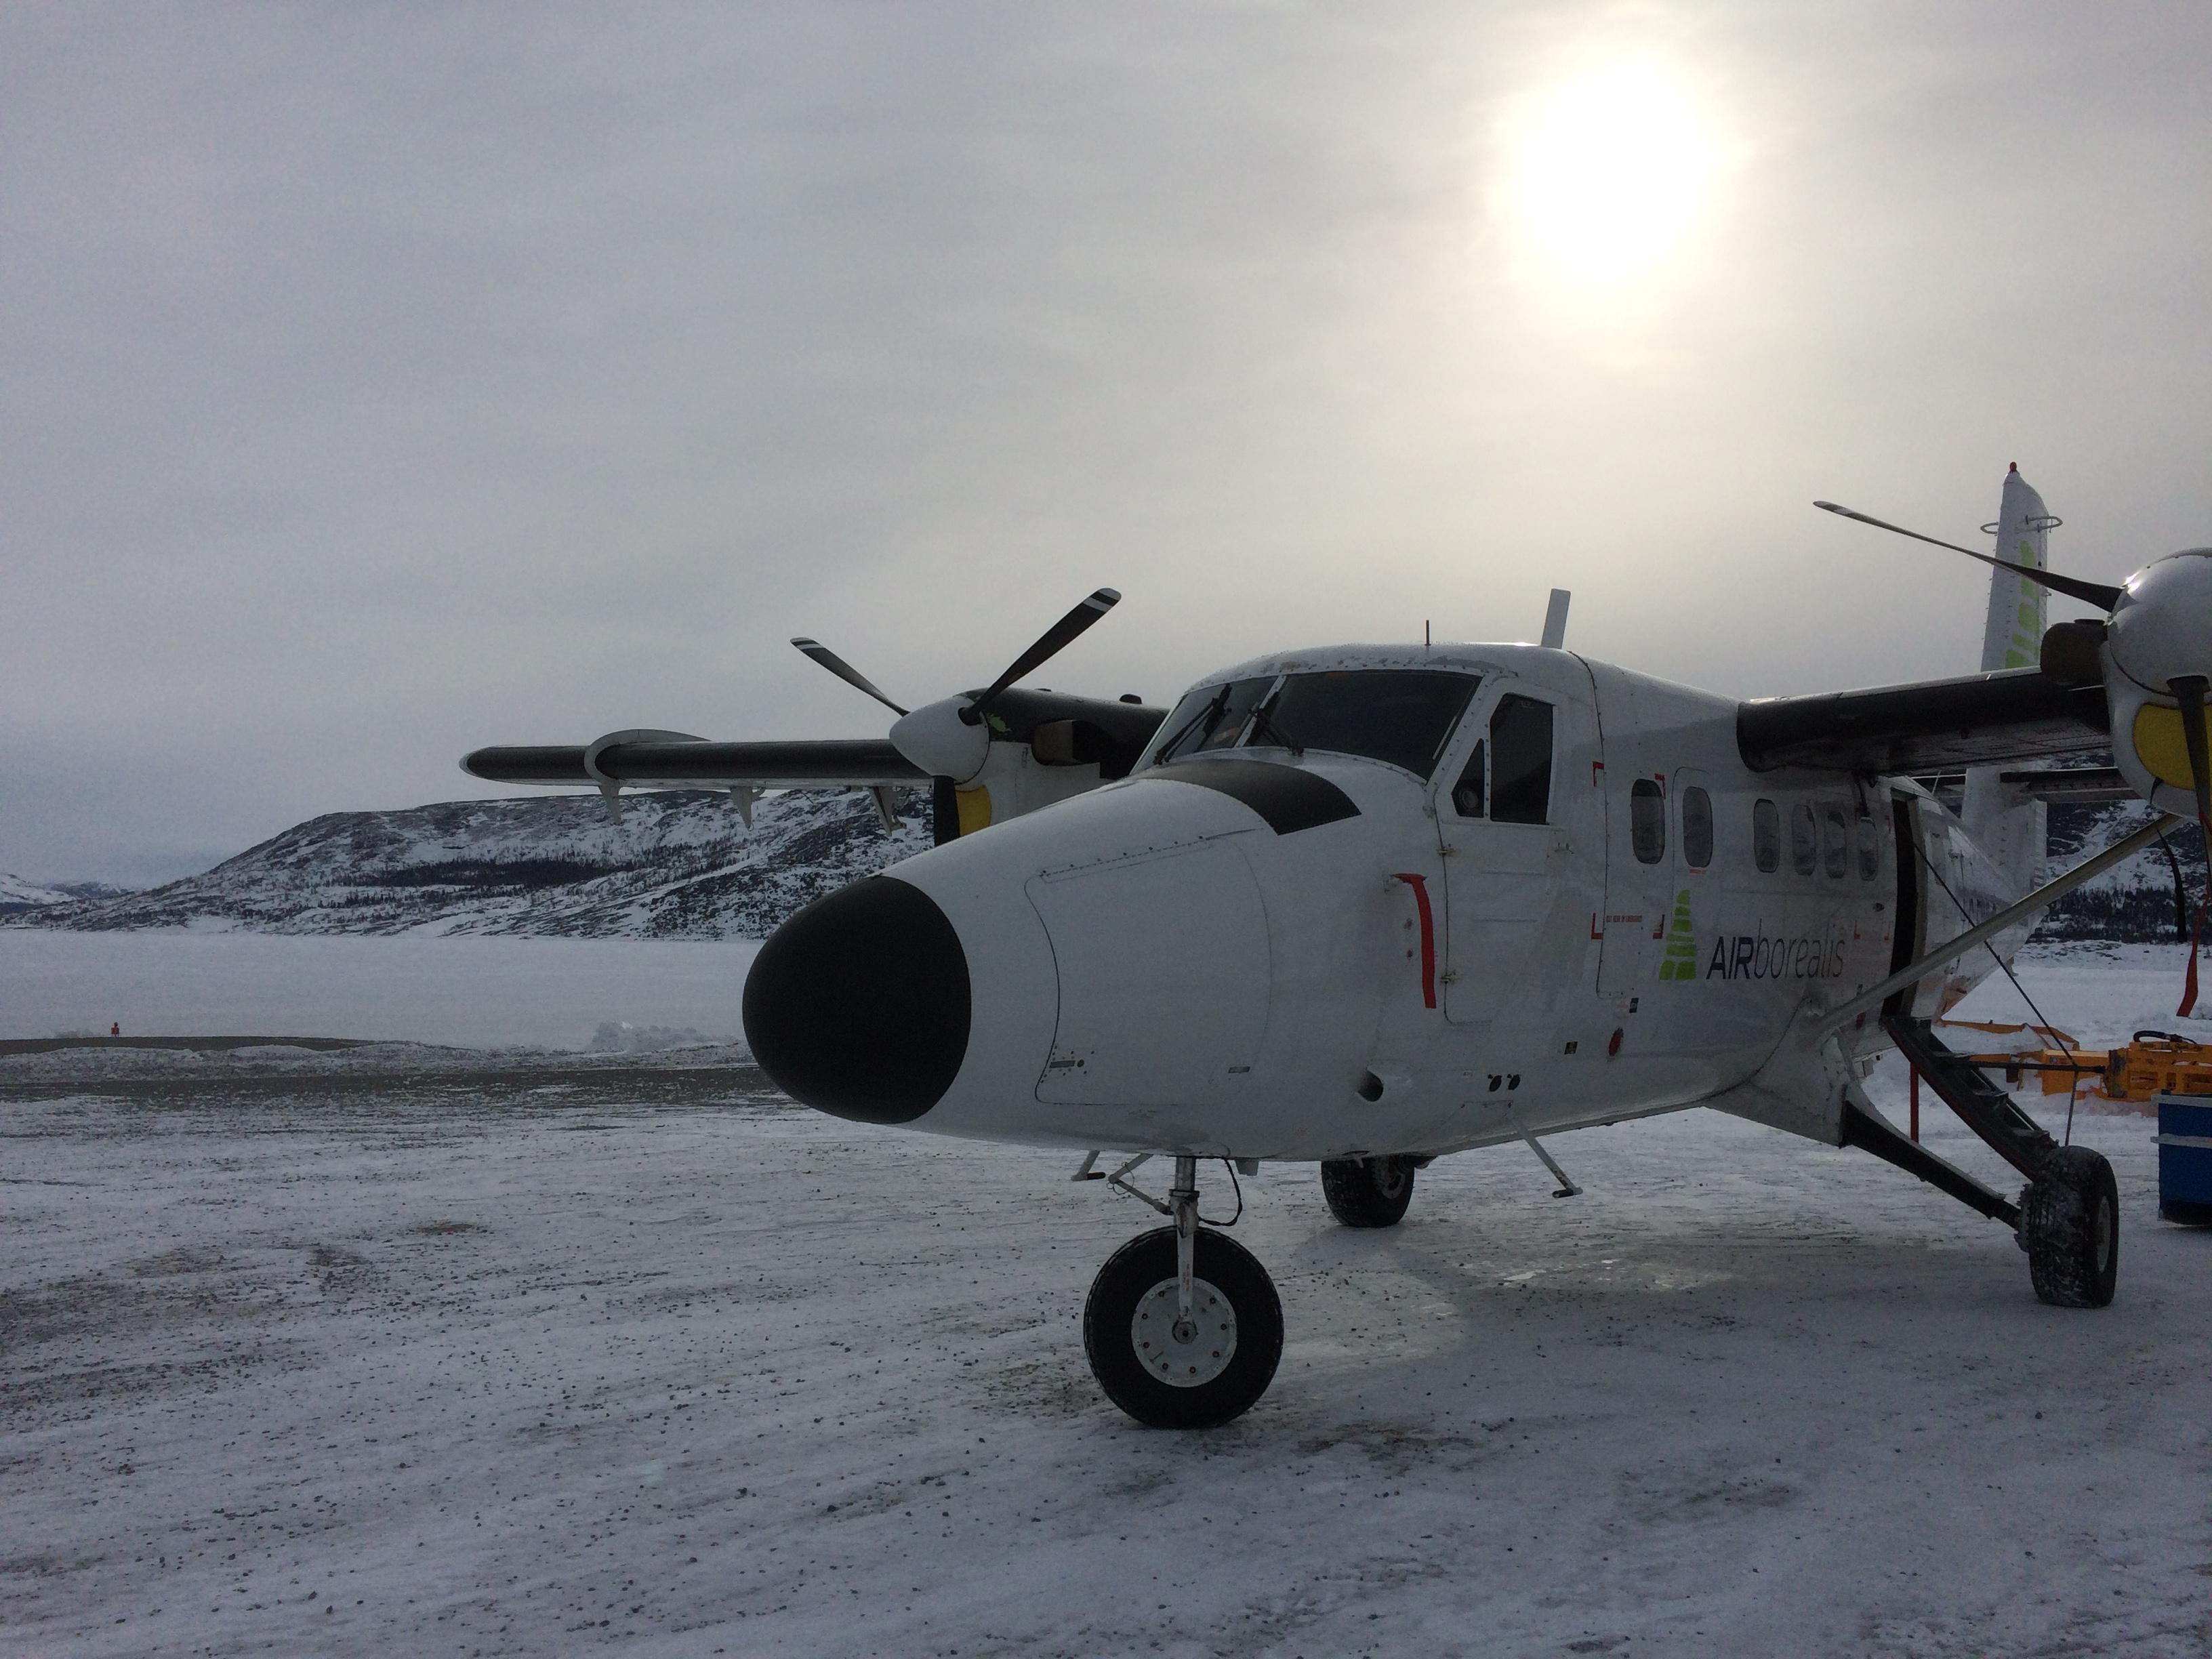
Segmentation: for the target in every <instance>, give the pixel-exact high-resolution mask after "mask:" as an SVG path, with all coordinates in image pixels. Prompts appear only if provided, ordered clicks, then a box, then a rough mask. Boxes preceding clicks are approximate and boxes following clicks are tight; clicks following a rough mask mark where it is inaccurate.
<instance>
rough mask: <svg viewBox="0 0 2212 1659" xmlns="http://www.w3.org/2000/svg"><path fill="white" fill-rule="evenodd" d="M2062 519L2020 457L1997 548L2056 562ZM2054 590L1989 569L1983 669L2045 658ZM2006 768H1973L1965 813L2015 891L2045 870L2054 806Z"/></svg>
mask: <svg viewBox="0 0 2212 1659" xmlns="http://www.w3.org/2000/svg"><path fill="white" fill-rule="evenodd" d="M2057 522H2058V520H2056V519H2054V518H2052V517H2051V515H2050V513H2047V512H2045V510H2044V506H2043V497H2042V496H2040V495H2037V494H2036V493H2035V490H2034V489H2033V486H2032V485H2030V484H2029V483H2028V482H2027V479H2025V478H2023V477H2021V476H2020V468H2019V466H2018V465H2014V466H2013V467H2012V468H2011V469H2010V470H2008V471H2007V472H2006V473H2005V481H2004V495H2003V496H2002V498H2001V500H2000V501H1999V503H1998V506H1997V521H1996V524H1995V525H1994V526H1984V529H1985V530H1991V529H1993V530H1994V531H1995V532H1996V538H1997V542H1996V556H1997V557H1999V558H2001V559H2009V560H2011V561H2012V562H2014V563H2015V564H2024V565H2029V566H2032V567H2033V568H2035V569H2038V570H2048V569H2049V568H2051V547H2050V542H2051V526H2054V525H2056V524H2057ZM2048 592H2049V590H2047V589H2046V588H2045V587H2044V586H2042V584H2040V583H2039V582H2032V581H2029V580H2027V578H2026V577H2024V576H2015V574H2013V573H2012V572H2011V571H2009V570H1992V571H1990V609H1989V614H1988V616H1987V617H1986V618H1985V619H1984V622H1983V624H1982V671H1983V672H1984V673H1989V672H1990V671H1993V670H1996V669H2000V668H2033V667H2034V666H2035V665H2037V663H2038V662H2039V661H2040V660H2041V658H2042V649H2043V628H2044V616H2045V611H2044V602H2045V598H2046V596H2047V593H2048ZM1998 772H1999V769H1998V768H1996V767H1994V766H1987V767H1977V768H1975V769H1972V770H1971V771H1969V772H1968V773H1967V774H1966V801H1965V804H1964V807H1963V809H1962V810H1961V811H1960V817H1961V818H1962V819H1963V820H1964V821H1965V823H1966V833H1967V834H1968V835H1970V836H1972V837H1973V838H1974V840H1975V841H1976V842H1978V843H1979V844H1980V846H1981V848H1982V850H1983V851H1984V852H1985V853H1987V854H1989V855H1990V860H1992V861H1993V862H1994V863H1995V864H1996V866H1997V868H1998V869H1999V870H2000V871H2002V872H2003V875H2004V878H2005V881H2006V883H2007V884H2008V885H2009V886H2010V887H2011V888H2012V889H2013V890H2014V892H2015V894H2024V893H2026V892H2027V890H2029V889H2030V888H2032V887H2033V886H2034V885H2035V884H2036V883H2037V882H2038V881H2039V880H2040V879H2041V878H2042V873H2043V862H2044V858H2045V854H2046V852H2047V850H2048V849H2047V846H2046V842H2047V837H2048V828H2049V818H2050V812H2049V811H2048V809H2047V808H2045V805H2044V804H2043V803H2042V802H2041V801H2032V800H2027V799H2024V798H2021V797H2020V796H2019V795H2017V794H2016V793H2015V792H2014V791H2013V790H2010V789H2008V788H2007V787H2005V786H2004V785H2003V784H2002V783H2000V782H1998V781H1997V777H1998Z"/></svg>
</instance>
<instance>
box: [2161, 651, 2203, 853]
mask: <svg viewBox="0 0 2212 1659" xmlns="http://www.w3.org/2000/svg"><path fill="white" fill-rule="evenodd" d="M2169 684H2170V689H2171V690H2172V692H2173V696H2174V700H2175V701H2176V702H2179V703H2180V705H2181V740H2182V742H2183V743H2184V744H2186V745H2187V746H2188V750H2189V775H2190V777H2191V779H2192V780H2193V781H2195V783H2196V785H2197V823H2200V824H2207V825H2212V761H2208V758H2207V750H2212V743H2208V742H2207V740H2206V738H2205V732H2204V689H2205V682H2204V677H2203V675H2202V674H2185V675H2183V676H2181V677H2180V678H2178V679H2175V680H2172V681H2171V682H2170V683H2169Z"/></svg>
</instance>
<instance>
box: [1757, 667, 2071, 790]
mask: <svg viewBox="0 0 2212 1659" xmlns="http://www.w3.org/2000/svg"><path fill="white" fill-rule="evenodd" d="M1735 730H1736V747H1737V748H1738V749H1739V750H1741V753H1742V755H1743V759H1744V763H1745V764H1746V765H1747V766H1748V767H1750V768H1751V769H1752V770H1753V771H1754V772H1772V771H1778V770H1780V769H1783V768H1784V767H1809V768H1814V769H1820V770H1824V771H1839V772H1853V773H1858V774H1862V775H1894V774H1899V773H1923V772H1949V771H1958V770H1960V769H1964V768H1966V767H1969V766H1990V765H1998V764H2002V763H2005V762H2008V761H2025V760H2040V759H2045V758H2047V757H2055V756H2059V755H2072V754H2079V753H2081V752H2083V751H2084V750H2097V749H2104V748H2106V747H2109V746H2110V744H2111V743H2112V715H2111V711H2110V709H2109V708H2108V707H2107V706H2106V700H2105V689H2104V687H2103V686H2101V685H2097V684H2089V685H2084V684H2081V683H2080V682H2079V681H2078V680H2077V679H2075V678H2073V677H2072V676H2065V677H2061V676H2057V675H2054V674H2051V673H2050V672H2049V671H2045V670H2044V669H2041V668H2015V669H2008V670H2006V671H2002V672H2000V673H1994V674H1966V675H1961V676H1960V678H1956V679H1948V680H1923V681H1921V682H1920V683H1919V684H1914V685H1885V686H1876V687H1875V688H1873V689H1872V690H1864V691H1822V692H1817V693H1814V694H1813V695H1811V696H1802V697H1761V698H1759V699H1756V700H1755V701H1753V702H1747V703H1744V704H1742V705H1741V706H1740V707H1739V708H1737V710H1736V723H1735Z"/></svg>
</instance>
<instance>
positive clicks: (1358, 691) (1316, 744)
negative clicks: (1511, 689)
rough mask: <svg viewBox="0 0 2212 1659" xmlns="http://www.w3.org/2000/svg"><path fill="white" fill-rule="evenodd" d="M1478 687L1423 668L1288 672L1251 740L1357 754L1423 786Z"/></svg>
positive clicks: (1463, 677) (1472, 680) (1462, 677)
mask: <svg viewBox="0 0 2212 1659" xmlns="http://www.w3.org/2000/svg"><path fill="white" fill-rule="evenodd" d="M1477 684H1480V681H1479V680H1478V679H1477V678H1476V677H1475V676H1474V675H1473V674H1452V673H1443V672H1438V671H1435V670H1431V669H1425V668H1422V669H1399V668H1355V669H1345V670H1341V671H1335V672H1331V673H1319V674H1291V675H1290V676H1288V677H1286V678H1285V679H1284V681H1283V689H1282V690H1280V691H1279V692H1277V693H1276V694H1275V696H1273V698H1272V699H1270V700H1269V702H1268V703H1267V719H1266V720H1262V721H1260V722H1258V723H1257V728H1256V729H1255V731H1254V732H1253V738H1252V741H1253V743H1254V744H1255V746H1256V745H1258V744H1262V743H1264V744H1280V745H1282V746H1284V747H1287V748H1294V749H1326V750H1333V751H1334V752H1335V753H1337V754H1340V755H1362V756H1364V757H1367V758H1368V759H1370V760H1379V761H1383V762H1387V763H1389V764H1390V765H1392V766H1400V767H1403V768H1404V769H1406V770H1407V771H1408V772H1411V773H1412V774H1413V775H1414V776H1415V777H1417V778H1420V779H1422V780H1424V781H1426V780H1427V778H1428V777H1429V776H1430V775H1431V774H1432V773H1434V772H1435V770H1436V769H1437V761H1438V760H1439V759H1440V758H1441V757H1443V749H1444V745H1445V744H1447V743H1449V741H1450V740H1451V735H1452V732H1453V729H1454V728H1455V726H1458V724H1459V717H1460V716H1461V715H1462V714H1464V713H1465V712H1466V710H1467V705H1468V701H1469V700H1470V699H1471V698H1473V696H1474V689H1475V687H1476V685H1477Z"/></svg>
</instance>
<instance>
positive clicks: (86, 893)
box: [0, 870, 131, 916]
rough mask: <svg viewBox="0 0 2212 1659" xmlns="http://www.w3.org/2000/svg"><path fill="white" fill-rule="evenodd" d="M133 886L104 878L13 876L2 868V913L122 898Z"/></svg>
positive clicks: (0, 913) (0, 888)
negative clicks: (54, 879)
mask: <svg viewBox="0 0 2212 1659" xmlns="http://www.w3.org/2000/svg"><path fill="white" fill-rule="evenodd" d="M130 891H131V889H130V888H128V887H112V886H110V885H109V884H107V883H106V882H104V881H59V882H39V881H27V880H25V879H24V878H22V877H21V876H11V875H9V873H8V872H6V871H5V870H0V916H19V915H23V914H24V913H25V912H26V911H30V910H44V909H47V908H51V907H52V906H53V905H57V904H71V903H75V902H79V901H81V900H86V899H94V900H97V899H112V898H120V897H121V896H123V895H124V894H125V893H128V892H130Z"/></svg>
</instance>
